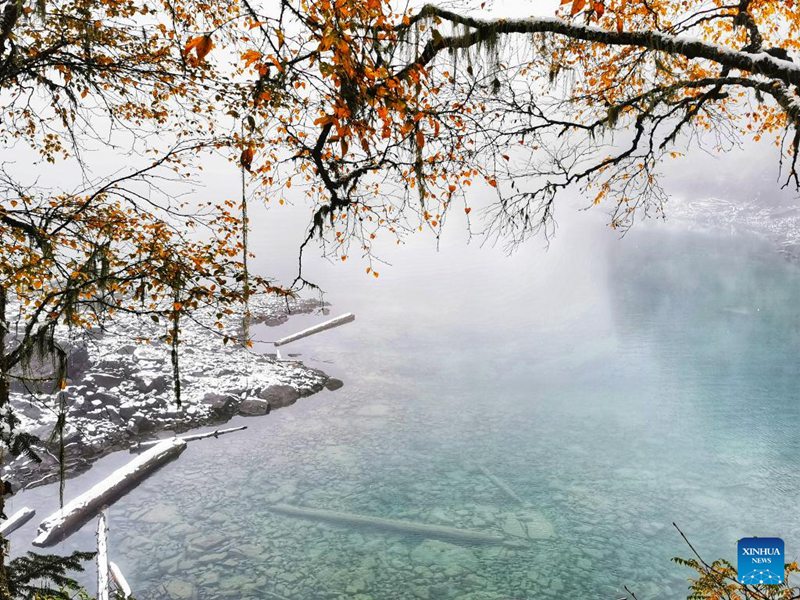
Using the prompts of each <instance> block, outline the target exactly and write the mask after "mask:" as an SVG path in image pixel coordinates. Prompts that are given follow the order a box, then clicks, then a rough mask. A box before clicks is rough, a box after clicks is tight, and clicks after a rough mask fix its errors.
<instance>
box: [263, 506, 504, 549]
mask: <svg viewBox="0 0 800 600" xmlns="http://www.w3.org/2000/svg"><path fill="white" fill-rule="evenodd" d="M268 508H269V510H271V511H273V512H276V513H280V514H284V515H289V516H292V517H300V518H301V519H312V520H317V521H328V522H330V523H341V524H343V525H351V526H356V527H372V528H375V529H384V530H386V531H394V532H397V533H405V534H411V535H418V536H420V537H424V538H436V539H441V540H448V541H452V542H462V543H472V544H505V545H509V544H510V545H517V543H515V542H512V541H510V540H507V539H506V538H503V537H500V536H497V535H492V534H490V533H483V532H482V531H472V530H470V529H456V528H455V527H445V526H443V525H428V524H427V523H414V522H413V521H397V520H395V519H383V518H381V517H371V516H367V515H356V514H352V513H344V512H338V511H333V510H325V509H321V508H305V507H302V506H292V505H290V504H273V505H272V506H269V507H268Z"/></svg>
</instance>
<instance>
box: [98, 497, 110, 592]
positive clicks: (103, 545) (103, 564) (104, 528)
mask: <svg viewBox="0 0 800 600" xmlns="http://www.w3.org/2000/svg"><path fill="white" fill-rule="evenodd" d="M97 600H108V517H107V515H106V511H105V510H102V511H100V516H99V517H98V519H97Z"/></svg>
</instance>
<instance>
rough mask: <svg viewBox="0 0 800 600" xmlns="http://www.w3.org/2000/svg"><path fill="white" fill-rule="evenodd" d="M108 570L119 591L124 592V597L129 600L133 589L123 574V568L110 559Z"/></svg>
mask: <svg viewBox="0 0 800 600" xmlns="http://www.w3.org/2000/svg"><path fill="white" fill-rule="evenodd" d="M108 572H109V574H110V575H111V581H113V582H114V585H115V586H116V588H117V591H119V593H120V594H122V597H123V598H125V599H126V600H127V599H128V598H130V597H131V596H133V590H131V586H130V585H128V581H127V580H126V579H125V576H124V575H123V574H122V570H121V569H120V568H119V567H118V566H117V563H115V562H114V561H112V560H110V561H108Z"/></svg>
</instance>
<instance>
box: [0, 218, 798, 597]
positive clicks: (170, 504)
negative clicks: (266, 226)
mask: <svg viewBox="0 0 800 600" xmlns="http://www.w3.org/2000/svg"><path fill="white" fill-rule="evenodd" d="M592 227H596V225H595V224H582V225H578V226H575V227H569V228H563V229H562V231H561V233H560V234H559V236H558V237H557V238H556V241H555V243H554V245H553V247H551V249H550V250H549V252H547V253H544V252H541V251H540V250H539V249H537V248H533V247H530V248H526V249H523V251H522V252H521V253H519V254H516V255H514V256H513V257H511V258H509V259H503V258H500V257H498V255H497V253H495V252H492V251H490V250H483V251H481V250H478V249H476V248H473V247H470V248H462V247H459V246H458V245H445V246H444V248H443V250H442V251H441V252H440V253H438V254H436V253H434V252H432V251H430V249H428V248H424V249H420V248H419V247H413V248H411V249H410V250H408V249H407V252H406V254H403V253H400V254H399V255H398V259H397V265H396V266H394V267H392V268H382V269H381V273H382V274H381V279H380V280H379V281H378V282H373V281H371V280H369V279H366V280H365V277H364V276H363V265H361V264H356V265H349V264H348V265H345V266H341V265H340V266H338V267H330V266H324V265H322V266H319V267H318V269H319V270H318V272H319V273H320V274H321V276H320V279H321V280H320V283H322V285H323V286H324V287H325V288H326V289H327V290H329V292H330V293H329V294H328V296H327V299H328V300H329V301H331V302H332V303H333V304H334V306H333V310H332V313H333V314H336V313H338V312H345V311H353V312H356V313H357V315H358V319H357V321H356V322H355V323H354V324H352V325H348V326H346V327H343V328H340V329H338V330H335V331H333V332H328V333H326V334H322V335H320V336H316V337H313V338H309V339H307V340H303V341H301V342H297V343H296V344H293V345H292V346H291V350H292V351H293V352H298V353H300V354H301V355H302V358H303V360H305V361H306V362H307V363H309V364H311V365H313V366H318V367H321V368H323V369H324V370H326V371H327V372H328V373H330V374H331V375H334V376H337V377H340V378H341V379H343V380H344V382H345V387H344V388H342V389H341V390H339V391H337V392H332V393H331V392H323V393H321V394H319V395H317V396H314V397H312V398H308V399H304V400H301V401H300V402H299V403H298V404H296V405H295V406H293V407H291V408H288V409H283V410H280V411H276V412H275V413H273V414H272V415H270V416H269V417H266V418H261V419H247V420H244V419H242V420H240V421H237V423H238V422H244V423H246V424H247V425H248V426H249V429H248V430H247V431H246V432H242V433H240V434H234V435H230V436H226V437H224V438H220V439H219V440H207V441H203V442H195V443H192V444H191V445H190V447H189V449H188V450H187V451H186V452H185V453H184V454H183V455H182V456H181V457H180V459H179V460H178V461H176V462H174V463H172V464H170V465H168V466H167V467H165V468H164V469H162V470H161V471H159V472H158V473H157V474H156V475H155V476H153V477H152V478H150V479H149V480H147V481H146V482H144V483H143V484H142V485H141V486H139V487H138V488H137V489H135V490H134V491H133V492H131V493H130V494H129V495H127V496H126V497H125V498H123V499H122V500H120V501H119V502H117V503H116V504H115V505H114V506H113V507H112V508H111V511H110V514H111V534H110V535H111V544H110V545H111V548H112V558H113V559H114V560H116V562H118V563H119V564H120V566H121V567H122V569H123V571H124V572H125V573H126V575H127V576H128V577H129V579H130V580H131V583H132V584H133V587H134V589H135V590H136V591H137V592H139V593H138V595H139V596H141V597H151V596H152V597H161V598H163V597H169V596H168V595H166V594H165V592H164V591H163V588H159V586H162V585H165V584H166V585H167V588H168V590H169V591H170V592H171V593H173V595H175V596H176V597H182V596H186V597H197V598H200V599H213V598H243V599H248V598H252V599H261V598H273V597H283V598H292V599H307V598H308V599H311V598H362V599H366V598H375V599H380V598H431V599H439V598H468V599H475V600H477V599H487V600H491V599H501V598H503V599H517V598H519V599H521V598H565V597H592V598H594V597H597V598H617V597H619V595H620V592H621V591H622V586H623V585H628V586H629V587H631V589H633V590H634V591H635V592H636V593H637V596H638V597H639V598H642V599H644V598H664V597H672V598H679V597H685V595H686V594H685V590H686V577H687V576H688V575H690V573H689V572H688V571H686V570H683V569H682V568H681V567H678V566H676V565H674V564H672V563H671V562H670V560H669V559H670V558H671V557H672V556H675V555H683V556H687V555H688V554H689V550H688V548H687V547H685V545H684V544H683V543H682V541H681V540H680V537H679V536H678V534H677V532H676V531H675V530H674V529H672V526H671V523H672V522H673V521H675V522H677V523H678V524H679V525H680V526H681V528H682V529H683V530H684V531H685V532H686V534H687V535H688V536H689V537H690V539H691V540H692V542H693V543H694V544H695V546H696V547H697V548H698V550H700V551H701V553H702V554H703V555H704V557H706V558H708V559H713V558H717V557H725V558H728V559H730V560H733V559H734V558H735V554H734V551H735V542H736V540H737V539H738V538H739V537H742V536H744V535H764V536H765V535H778V536H782V537H783V538H784V539H785V541H786V548H787V553H788V558H792V559H793V558H796V557H797V556H798V555H800V519H798V518H797V516H796V514H795V510H794V509H795V507H796V506H797V504H798V500H800V492H798V490H800V474H798V466H800V433H798V426H800V405H799V404H798V398H797V395H798V389H800V386H798V383H800V373H798V369H797V360H798V359H797V356H798V349H800V318H798V317H799V316H800V315H798V312H800V308H798V305H797V301H796V299H797V297H798V292H800V273H798V271H797V268H796V267H795V266H793V265H791V264H788V263H786V262H785V261H783V260H782V259H781V258H780V257H778V256H776V255H775V254H774V253H773V252H772V251H771V249H770V248H768V247H767V246H765V245H762V244H760V243H759V242H757V241H754V240H751V239H746V238H741V237H738V238H731V237H725V238H722V237H715V236H710V235H703V234H698V233H687V232H676V231H670V230H668V229H666V228H664V227H661V228H642V229H641V230H640V231H635V232H634V234H632V235H631V236H630V237H628V238H626V239H625V240H623V241H621V242H620V241H618V240H616V239H612V238H610V237H608V236H603V235H598V234H597V231H596V229H592ZM319 319H320V317H313V316H303V317H297V318H295V319H292V320H290V322H289V324H287V325H284V326H282V327H280V328H275V329H266V330H262V331H260V332H259V334H258V337H260V338H261V339H265V340H271V339H276V338H277V337H279V336H280V335H283V334H284V333H289V332H292V331H294V330H296V329H299V328H300V327H302V326H305V325H306V324H310V323H312V322H317V321H318V320H319ZM262 348H266V346H262ZM127 458H128V457H127V456H125V455H115V456H112V457H109V458H107V459H106V460H104V461H103V462H102V463H101V464H100V465H99V466H98V468H96V469H94V470H93V471H92V472H90V473H89V474H88V475H87V476H84V477H82V478H79V479H77V480H71V481H70V482H68V488H67V498H69V497H71V495H74V494H75V493H78V492H79V491H82V490H83V489H85V487H86V486H87V485H89V483H90V482H91V481H92V480H94V479H99V478H100V477H102V475H103V474H104V473H106V472H107V471H108V470H109V469H110V468H112V467H113V466H115V465H117V464H121V463H122V462H124V460H126V459H127ZM477 464H480V465H483V466H484V467H485V468H486V469H488V471H489V472H490V473H492V474H494V475H495V476H496V477H499V478H501V479H502V480H503V481H505V482H506V483H507V484H508V485H509V486H510V487H511V488H513V490H514V491H515V492H516V494H517V495H518V496H520V497H521V498H522V499H524V500H525V501H527V502H528V503H530V508H525V507H521V506H520V505H519V504H518V503H516V502H515V501H514V500H512V499H511V498H510V497H509V496H508V495H506V494H505V493H504V492H503V491H502V490H500V489H499V488H498V487H497V486H496V485H494V484H493V483H492V481H491V480H490V479H489V478H487V476H486V475H485V474H484V473H483V472H481V471H480V470H479V469H478V468H477V467H476V465H477ZM52 494H54V491H53V489H52V487H47V488H41V489H39V490H34V491H32V492H30V493H29V495H28V496H27V497H20V498H15V499H14V500H13V502H12V507H11V509H12V510H13V509H14V506H15V505H17V504H18V505H19V506H21V505H22V504H23V503H25V502H27V503H29V504H30V503H38V504H37V506H42V507H43V506H45V505H47V504H48V502H49V505H50V506H52V504H53V502H52V500H46V498H47V497H48V495H52ZM276 502H285V503H290V504H295V505H302V506H309V507H315V508H324V509H330V510H338V511H345V512H352V513H359V514H367V515H373V516H380V517H386V518H394V519H403V520H409V521H415V522H422V523H429V524H439V525H448V526H453V527H460V528H466V529H472V530H478V531H484V532H488V533H493V534H496V535H500V536H505V537H509V536H511V535H513V534H514V533H515V531H516V530H515V528H514V522H515V521H516V522H518V521H519V520H523V521H525V520H526V519H527V520H530V519H534V521H535V522H536V523H537V526H536V530H537V531H539V532H540V533H541V532H544V533H547V531H548V530H549V528H550V527H552V532H553V536H552V537H549V538H545V539H533V540H530V541H528V542H526V543H524V544H523V545H522V546H521V547H504V546H473V545H468V544H467V545H454V544H447V543H444V542H439V541H435V542H432V541H430V540H426V539H425V538H423V537H420V536H403V535H399V534H392V533H386V532H382V531H377V530H370V529H365V528H361V527H346V526H341V525H331V524H326V523H320V522H313V521H306V520H301V519H297V518H292V517H287V516H283V515H279V514H276V513H273V512H271V511H270V510H269V505H270V504H273V503H276ZM45 512H46V511H45V510H44V509H43V508H42V509H40V514H45ZM33 528H35V525H34V524H31V525H29V526H28V527H27V528H26V529H23V530H20V534H19V535H18V534H15V538H14V542H15V544H17V549H18V550H21V549H24V547H23V546H22V545H21V543H20V542H17V541H16V540H17V539H25V538H28V537H32V535H29V534H30V533H32V530H33ZM91 529H92V526H91V525H90V526H87V527H86V528H84V530H83V531H81V532H79V533H78V534H76V535H74V536H73V537H72V538H70V539H69V540H68V541H67V542H65V543H64V544H63V545H62V547H61V548H60V549H61V550H65V551H66V550H68V549H71V548H73V547H79V548H87V547H91V545H92V542H93V539H92V532H91ZM26 532H28V533H26ZM143 591H145V593H141V592H143Z"/></svg>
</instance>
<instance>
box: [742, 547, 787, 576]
mask: <svg viewBox="0 0 800 600" xmlns="http://www.w3.org/2000/svg"><path fill="white" fill-rule="evenodd" d="M738 550H739V551H738V555H739V560H738V565H737V571H738V580H739V582H740V583H746V584H748V585H762V584H765V585H778V584H780V583H783V567H784V547H783V540H782V539H781V538H776V537H765V538H761V537H750V538H742V539H740V540H739V544H738Z"/></svg>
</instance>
